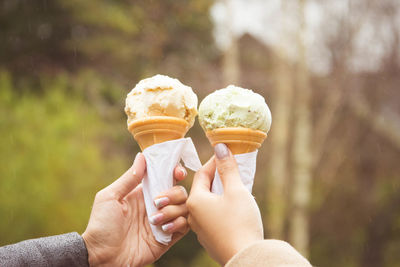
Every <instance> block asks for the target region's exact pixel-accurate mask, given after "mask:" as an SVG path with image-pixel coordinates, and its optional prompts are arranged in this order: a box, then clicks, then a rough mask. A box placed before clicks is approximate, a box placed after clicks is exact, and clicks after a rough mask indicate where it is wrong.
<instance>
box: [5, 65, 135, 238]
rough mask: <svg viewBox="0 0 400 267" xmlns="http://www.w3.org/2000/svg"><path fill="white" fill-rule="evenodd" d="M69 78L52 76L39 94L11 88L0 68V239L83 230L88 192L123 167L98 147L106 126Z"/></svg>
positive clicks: (118, 159) (90, 196) (90, 194)
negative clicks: (73, 92)
mask: <svg viewBox="0 0 400 267" xmlns="http://www.w3.org/2000/svg"><path fill="white" fill-rule="evenodd" d="M68 82H69V78H68V76H67V75H58V76H57V77H56V78H52V79H43V80H42V82H41V83H42V84H41V86H42V90H43V94H41V95H40V96H36V95H33V94H32V93H29V92H26V93H22V94H18V93H16V92H17V91H16V90H15V88H16V87H15V85H14V82H13V81H12V78H11V76H10V75H9V74H8V73H6V72H1V73H0V116H1V117H0V121H1V123H0V136H1V137H2V138H1V142H0V164H1V166H0V176H1V177H2V179H0V203H1V205H0V214H2V219H1V220H0V240H1V244H0V245H4V244H7V243H11V242H16V241H19V240H23V239H26V238H33V237H39V236H45V235H51V234H59V233H62V232H68V231H78V232H82V231H83V230H84V229H85V226H86V223H87V221H88V218H89V213H90V208H91V204H92V201H93V198H94V195H95V193H96V192H97V191H98V190H99V189H101V188H102V187H104V186H105V185H107V184H109V183H110V182H111V181H112V180H113V179H114V178H115V177H118V176H119V174H120V173H121V170H123V169H124V168H126V167H127V166H128V165H127V164H126V163H127V162H126V160H124V159H122V158H121V157H116V154H115V153H107V154H105V153H104V151H103V149H104V147H103V146H99V143H98V142H99V139H101V138H102V139H106V138H107V139H110V137H106V136H104V135H103V134H104V133H107V130H106V129H107V128H108V126H107V125H106V124H105V123H104V122H102V120H101V119H100V117H99V116H98V115H97V114H96V111H95V110H94V109H93V108H92V107H91V106H90V105H89V106H88V105H86V104H85V103H84V102H83V98H82V97H81V96H80V95H79V94H76V93H75V94H71V90H70V89H68V87H69V85H68ZM24 86H26V84H25V85H24ZM75 89H78V88H75Z"/></svg>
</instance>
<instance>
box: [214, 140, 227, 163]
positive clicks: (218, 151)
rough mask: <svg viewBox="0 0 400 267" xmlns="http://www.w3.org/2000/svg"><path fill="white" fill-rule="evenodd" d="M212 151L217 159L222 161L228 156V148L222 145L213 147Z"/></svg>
mask: <svg viewBox="0 0 400 267" xmlns="http://www.w3.org/2000/svg"><path fill="white" fill-rule="evenodd" d="M214 151H215V155H216V156H217V158H218V159H223V158H226V157H228V156H229V150H228V147H227V146H226V145H225V144H223V143H219V144H216V145H215V146H214Z"/></svg>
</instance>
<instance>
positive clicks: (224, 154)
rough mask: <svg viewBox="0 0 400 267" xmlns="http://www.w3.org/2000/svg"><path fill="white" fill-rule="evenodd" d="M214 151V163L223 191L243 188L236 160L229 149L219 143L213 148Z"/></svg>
mask: <svg viewBox="0 0 400 267" xmlns="http://www.w3.org/2000/svg"><path fill="white" fill-rule="evenodd" d="M214 150H215V163H216V166H217V170H218V174H219V176H220V178H221V181H222V184H223V186H224V190H227V191H229V190H230V189H232V188H235V187H238V186H243V183H242V180H241V179H240V174H239V169H238V166H237V163H236V160H235V158H234V157H233V155H232V153H231V151H230V150H229V148H228V147H227V146H226V145H225V144H223V143H219V144H216V145H215V146H214Z"/></svg>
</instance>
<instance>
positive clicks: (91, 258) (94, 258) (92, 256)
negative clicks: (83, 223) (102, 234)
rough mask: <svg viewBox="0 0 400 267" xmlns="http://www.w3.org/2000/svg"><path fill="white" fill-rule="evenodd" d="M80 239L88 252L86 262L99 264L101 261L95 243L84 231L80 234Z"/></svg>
mask: <svg viewBox="0 0 400 267" xmlns="http://www.w3.org/2000/svg"><path fill="white" fill-rule="evenodd" d="M82 239H83V241H84V242H85V245H86V249H87V253H88V262H89V266H91V267H92V266H100V265H101V261H100V260H99V256H98V255H97V252H96V245H95V242H93V240H92V238H90V236H89V235H87V234H86V232H85V233H83V234H82Z"/></svg>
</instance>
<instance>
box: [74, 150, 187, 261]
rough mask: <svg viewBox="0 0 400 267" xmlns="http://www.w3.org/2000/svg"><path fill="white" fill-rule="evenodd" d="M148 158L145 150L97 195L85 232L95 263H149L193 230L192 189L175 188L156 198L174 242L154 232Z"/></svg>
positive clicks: (178, 176)
mask: <svg viewBox="0 0 400 267" xmlns="http://www.w3.org/2000/svg"><path fill="white" fill-rule="evenodd" d="M145 171H146V161H145V158H144V156H143V155H142V154H141V153H139V154H138V155H137V156H136V158H135V161H134V163H133V166H132V167H131V168H130V169H129V170H128V171H127V172H125V173H124V174H123V175H122V176H121V177H120V178H119V179H117V180H116V181H115V182H113V183H112V184H111V185H109V186H108V187H106V188H104V189H102V190H101V191H99V192H98V193H97V194H96V197H95V200H94V204H93V208H92V213H91V215H90V219H89V224H88V226H87V228H86V230H85V232H84V233H83V234H82V237H83V239H84V240H85V244H86V247H87V250H88V255H89V264H90V266H99V265H104V266H143V265H146V264H150V263H152V262H154V261H156V260H157V259H158V258H159V257H160V256H161V255H162V254H164V253H165V252H166V251H167V250H168V249H169V248H170V247H171V246H172V245H173V244H174V243H176V242H177V241H178V240H179V239H181V238H182V237H183V236H184V235H185V234H186V233H187V232H188V228H189V227H188V224H187V219H186V216H187V208H186V204H185V202H186V199H187V193H186V191H185V189H184V188H183V187H182V186H174V187H173V188H172V189H170V190H168V191H167V192H165V193H164V194H161V195H160V196H159V197H157V198H156V199H155V201H154V202H155V205H156V207H157V208H159V210H158V212H157V213H156V214H155V216H152V217H151V221H152V223H154V224H159V225H162V228H163V230H164V231H165V232H168V233H173V236H172V242H170V244H169V245H167V246H166V245H163V244H160V243H158V242H157V241H156V240H155V239H154V236H153V233H152V231H151V228H150V225H149V221H148V219H147V214H146V208H145V204H144V199H143V191H142V185H141V184H140V182H141V181H142V179H143V176H144V174H145ZM185 177H186V170H185V169H184V168H183V167H181V166H179V167H176V168H175V170H174V178H175V180H178V181H180V180H183V179H184V178H185Z"/></svg>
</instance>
